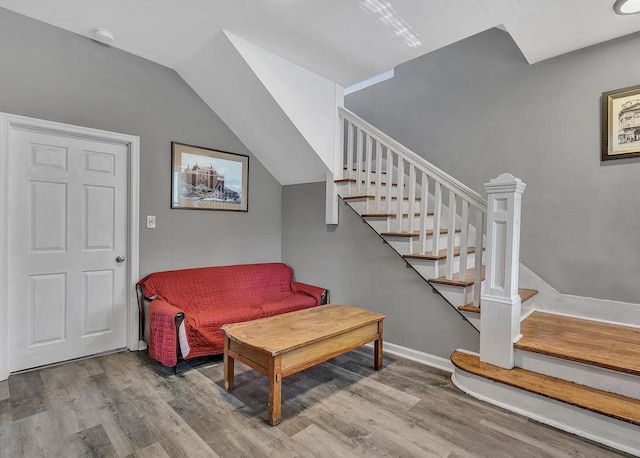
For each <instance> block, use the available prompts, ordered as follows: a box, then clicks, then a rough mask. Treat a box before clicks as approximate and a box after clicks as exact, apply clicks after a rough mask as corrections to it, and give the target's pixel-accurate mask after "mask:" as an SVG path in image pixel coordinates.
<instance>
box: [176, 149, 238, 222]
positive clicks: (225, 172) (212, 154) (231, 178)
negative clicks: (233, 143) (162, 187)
mask: <svg viewBox="0 0 640 458" xmlns="http://www.w3.org/2000/svg"><path fill="white" fill-rule="evenodd" d="M248 191H249V157H248V156H244V155H242V154H235V153H227V152H225V151H218V150H214V149H209V148H202V147H199V146H192V145H185V144H183V143H177V142H171V208H180V209H193V210H227V211H241V212H246V211H248V210H249V202H248V200H249V193H248Z"/></svg>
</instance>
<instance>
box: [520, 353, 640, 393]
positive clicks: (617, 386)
mask: <svg viewBox="0 0 640 458" xmlns="http://www.w3.org/2000/svg"><path fill="white" fill-rule="evenodd" d="M515 362H516V366H517V367H521V368H522V369H527V370H530V371H533V372H538V373H540V374H545V375H549V376H551V377H556V378H560V379H563V380H568V381H570V382H575V383H578V384H580V385H586V386H590V387H591V388H595V389H598V390H603V391H610V392H611V393H616V394H620V395H622V396H627V397H629V398H634V399H640V377H638V376H635V375H631V374H625V373H623V372H617V371H612V370H609V369H604V368H601V367H597V366H591V365H587V364H581V363H576V362H574V361H568V360H565V359H560V358H554V357H553V356H547V355H541V354H539V353H533V352H529V351H524V350H518V349H516V352H515Z"/></svg>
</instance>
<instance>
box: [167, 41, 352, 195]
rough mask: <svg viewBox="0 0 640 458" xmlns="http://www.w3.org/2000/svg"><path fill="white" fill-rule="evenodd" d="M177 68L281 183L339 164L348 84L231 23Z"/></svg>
mask: <svg viewBox="0 0 640 458" xmlns="http://www.w3.org/2000/svg"><path fill="white" fill-rule="evenodd" d="M177 71H178V73H179V74H180V76H182V78H183V79H184V80H185V81H186V82H187V83H188V84H189V85H190V86H191V87H192V88H193V89H194V90H195V91H196V92H197V93H198V95H199V96H200V97H201V98H202V100H204V101H205V103H207V105H209V106H210V107H211V109H212V110H214V112H215V113H216V114H218V115H219V116H220V118H221V119H222V120H223V121H224V122H225V124H227V126H229V128H231V130H232V131H233V132H234V133H235V134H236V135H237V136H238V138H239V139H240V140H241V141H242V142H243V143H244V144H245V145H246V146H247V148H249V149H250V150H251V152H252V153H253V154H254V155H255V156H256V157H257V158H258V159H259V160H260V162H261V163H262V164H263V165H264V166H265V167H266V168H267V170H269V172H271V174H272V175H273V176H274V177H275V178H276V180H278V182H280V184H283V185H285V184H295V183H310V182H317V181H323V180H324V179H325V176H326V174H327V172H329V171H331V170H332V169H333V161H334V150H335V146H336V143H335V139H336V128H337V120H338V113H337V107H338V106H339V105H342V102H343V98H344V96H343V92H344V91H343V88H342V87H341V86H340V85H338V84H336V83H334V82H332V81H329V80H327V79H325V78H323V77H321V76H319V75H317V74H315V73H312V72H310V71H308V70H306V69H304V68H302V67H299V66H297V65H295V64H293V63H291V62H289V61H287V60H285V59H283V58H281V57H279V56H276V55H275V54H272V53H270V52H268V51H266V50H264V49H262V48H260V47H258V46H255V45H253V44H251V43H249V42H247V41H246V40H243V39H242V38H240V37H237V36H235V35H233V34H231V33H229V32H225V31H221V32H220V33H219V34H218V35H216V36H215V37H214V39H213V40H212V41H211V42H209V43H208V44H207V45H205V46H204V47H203V48H202V49H200V50H199V51H197V52H196V53H195V54H194V55H193V56H192V57H191V58H190V59H188V60H186V61H185V62H184V63H183V64H181V65H180V66H179V67H178V68H177Z"/></svg>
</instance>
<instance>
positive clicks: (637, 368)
mask: <svg viewBox="0 0 640 458" xmlns="http://www.w3.org/2000/svg"><path fill="white" fill-rule="evenodd" d="M520 333H521V334H522V336H523V337H522V338H521V339H520V340H519V341H518V342H517V343H516V344H515V347H516V348H517V349H519V350H526V351H530V352H534V353H540V354H543V355H548V356H553V357H556V358H561V359H566V360H570V361H576V362H579V363H583V364H589V365H592V366H598V367H602V368H605V369H610V370H613V371H618V372H624V373H627V374H632V375H637V376H640V329H638V328H632V327H628V326H622V325H616V324H609V323H602V322H598V321H592V320H584V319H580V318H573V317H567V316H562V315H554V314H551V313H543V312H538V311H536V312H533V313H532V314H531V315H529V316H528V317H527V319H526V320H524V321H523V322H522V323H521V324H520Z"/></svg>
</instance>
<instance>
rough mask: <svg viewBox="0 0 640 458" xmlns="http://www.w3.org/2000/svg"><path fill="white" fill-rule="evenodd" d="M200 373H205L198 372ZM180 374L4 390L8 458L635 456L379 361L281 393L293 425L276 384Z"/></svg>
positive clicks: (367, 357)
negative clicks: (274, 413) (274, 399)
mask: <svg viewBox="0 0 640 458" xmlns="http://www.w3.org/2000/svg"><path fill="white" fill-rule="evenodd" d="M196 363H198V364H199V365H197V366H196ZM193 365H194V366H195V367H194V368H192V367H191V366H190V365H187V364H186V363H182V364H181V365H180V366H179V370H181V372H179V373H178V374H177V375H172V374H171V371H170V369H169V368H165V367H162V366H161V365H160V364H158V363H156V362H155V361H152V360H150V359H149V358H148V357H147V355H146V353H145V352H136V353H131V352H123V353H116V354H111V355H106V356H100V357H96V358H91V359H87V360H82V361H76V362H72V363H68V364H63V365H59V366H54V367H49V368H44V369H40V370H37V371H32V372H26V373H22V374H18V375H12V376H11V377H10V378H9V380H8V381H4V382H0V456H2V457H5V456H6V457H29V458H31V457H40V456H47V457H78V456H98V457H111V456H113V457H115V456H120V457H125V456H130V457H151V456H154V457H167V456H170V457H215V456H220V457H266V456H277V457H280V456H283V457H294V456H295V457H306V456H317V457H354V456H358V457H376V456H392V457H400V456H405V457H408V456H416V457H431V456H437V457H450V458H454V457H491V458H498V457H518V458H526V457H536V458H538V457H566V456H572V457H594V458H595V457H597V458H606V457H614V456H625V455H621V454H619V453H617V452H615V451H611V450H609V449H606V448H603V447H600V446H598V445H596V444H593V443H590V442H588V441H585V440H582V439H580V438H578V437H575V436H572V435H570V434H567V433H563V432H561V431H557V430H555V429H553V428H549V427H546V426H544V425H541V424H538V423H535V422H532V421H529V420H527V419H526V418H523V417H520V416H518V415H514V414H511V413H509V412H506V411H504V410H502V409H499V408H497V407H493V406H491V405H489V404H485V403H483V402H480V401H478V400H476V399H473V398H471V397H469V396H466V395H465V394H463V393H462V392H461V391H459V390H458V389H457V388H455V387H454V386H453V385H452V383H451V381H450V380H449V374H448V373H446V372H442V371H439V370H436V369H432V368H429V367H427V366H423V365H420V364H417V363H414V362H411V361H407V360H404V359H402V358H397V357H394V356H390V355H386V356H385V360H384V366H383V369H382V370H381V371H380V372H375V371H374V370H373V361H372V350H371V349H369V348H363V349H360V350H357V351H352V352H350V353H347V354H345V355H342V356H340V357H337V358H334V359H332V360H330V361H328V362H326V363H322V364H320V365H318V366H315V367H312V368H309V369H307V370H305V371H302V372H299V373H297V374H294V375H291V376H290V377H287V378H285V379H284V380H283V382H282V422H281V423H280V425H278V426H269V425H268V424H267V423H266V421H265V420H266V412H267V397H268V384H267V378H266V377H264V376H262V375H260V374H257V373H256V372H254V371H252V370H249V369H248V368H246V366H244V365H241V364H239V363H237V366H238V367H237V369H236V378H235V387H236V388H235V390H234V391H233V392H231V393H227V392H226V391H225V390H224V389H223V387H222V378H223V374H222V369H223V368H222V361H221V359H213V358H212V359H201V360H198V361H197V362H194V363H193Z"/></svg>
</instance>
